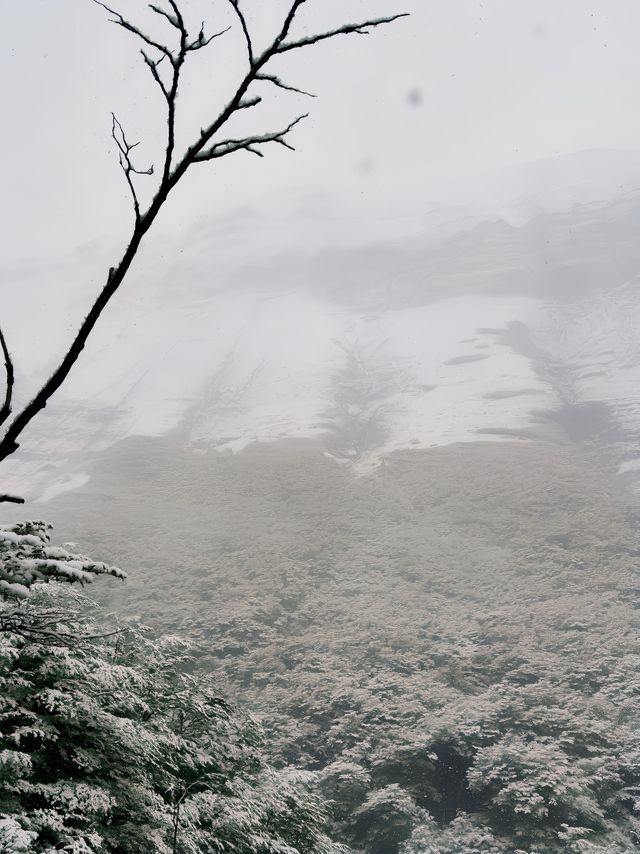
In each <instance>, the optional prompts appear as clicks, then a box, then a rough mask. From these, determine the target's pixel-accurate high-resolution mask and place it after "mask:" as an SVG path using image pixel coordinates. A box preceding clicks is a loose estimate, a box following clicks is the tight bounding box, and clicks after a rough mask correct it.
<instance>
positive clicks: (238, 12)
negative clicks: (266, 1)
mask: <svg viewBox="0 0 640 854" xmlns="http://www.w3.org/2000/svg"><path fill="white" fill-rule="evenodd" d="M229 3H231V5H232V6H233V9H234V11H235V13H236V15H237V17H238V20H239V21H240V26H241V27H242V32H243V34H244V40H245V42H246V43H247V54H248V55H249V66H250V68H253V65H254V61H255V60H254V53H253V41H252V39H251V33H250V32H249V27H248V25H247V19H246V18H245V16H244V12H243V11H242V9H241V8H240V0H229Z"/></svg>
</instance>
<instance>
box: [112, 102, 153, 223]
mask: <svg viewBox="0 0 640 854" xmlns="http://www.w3.org/2000/svg"><path fill="white" fill-rule="evenodd" d="M111 116H112V123H111V136H112V137H113V140H114V142H115V144H116V145H117V146H118V157H119V160H120V167H121V168H122V171H123V172H124V177H125V179H126V181H127V184H128V185H129V190H130V191H131V196H132V198H133V210H134V212H135V217H136V224H137V223H138V222H140V203H139V201H138V194H137V193H136V188H135V185H134V183H133V179H132V177H131V176H132V175H153V166H150V167H149V168H148V169H136V168H135V167H134V166H133V164H132V163H131V157H130V154H131V151H132V150H133V149H134V148H135V147H136V146H137V145H140V143H139V142H133V143H129V142H127V138H126V136H125V134H124V130H123V128H122V125H121V124H120V122H119V121H118V119H117V118H116V116H115V113H111Z"/></svg>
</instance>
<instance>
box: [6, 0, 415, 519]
mask: <svg viewBox="0 0 640 854" xmlns="http://www.w3.org/2000/svg"><path fill="white" fill-rule="evenodd" d="M94 2H95V3H96V4H97V5H98V6H100V7H102V8H103V9H105V10H106V11H107V12H108V13H109V14H110V15H111V16H113V17H112V18H111V20H112V21H113V22H114V23H116V24H117V25H118V26H120V27H122V28H123V29H125V30H127V31H128V32H130V33H132V34H133V35H135V36H137V37H138V38H139V39H140V40H141V41H142V42H143V43H144V44H145V45H146V48H147V49H148V48H152V49H153V50H155V51H157V52H158V54H159V58H158V59H155V57H154V56H153V55H149V53H148V52H147V50H146V49H143V50H142V51H141V53H142V56H143V59H144V61H145V64H146V65H147V66H148V68H149V70H150V72H151V75H152V77H153V79H154V81H155V83H156V84H157V85H158V86H159V87H160V89H161V91H162V94H163V97H164V98H165V100H166V102H167V144H166V149H165V155H164V166H163V170H162V176H161V178H160V180H159V183H158V187H157V189H156V192H155V195H154V196H153V198H152V199H151V202H150V203H149V206H148V207H147V209H146V210H145V211H144V212H142V211H141V210H140V205H139V202H138V197H137V194H136V191H135V186H134V184H133V176H135V175H150V174H152V168H151V169H147V170H139V169H136V168H135V167H134V166H133V164H132V162H131V156H130V155H131V151H132V150H133V149H134V148H135V147H136V145H137V144H138V143H133V144H130V143H129V142H128V140H127V139H126V137H125V134H124V131H123V129H122V126H121V125H120V123H119V122H118V120H117V119H116V117H115V115H113V123H112V136H113V138H114V140H115V142H116V145H117V146H118V152H119V159H120V165H121V167H122V169H123V172H124V174H125V178H126V180H127V183H128V185H129V189H130V191H131V195H132V198H133V203H134V212H135V224H134V228H133V232H132V234H131V238H130V240H129V243H128V245H127V247H126V249H125V251H124V254H123V256H122V258H121V259H120V261H119V262H118V263H117V264H116V265H115V266H114V267H112V268H111V269H110V270H109V274H108V276H107V280H106V282H105V284H104V286H103V287H102V289H101V291H100V292H99V294H98V296H97V297H96V299H95V301H94V303H93V305H92V306H91V308H90V310H89V312H88V314H87V316H86V317H85V319H84V320H83V322H82V323H81V325H80V328H79V329H78V332H77V333H76V336H75V337H74V339H73V341H72V342H71V344H70V346H69V349H68V350H67V352H66V353H65V355H64V356H63V358H62V360H61V362H60V363H59V365H58V366H57V367H56V368H55V370H54V371H53V373H52V374H51V376H50V377H49V379H48V380H47V381H46V382H45V383H44V385H43V386H42V387H41V388H40V390H39V391H38V392H37V394H36V395H35V397H34V398H33V399H32V400H31V401H29V403H27V404H26V406H24V408H23V409H22V410H21V411H20V412H18V414H17V415H15V416H14V417H13V420H11V421H10V422H9V425H8V427H7V428H6V430H5V433H4V435H3V436H1V437H0V461H1V460H4V459H6V458H7V457H8V456H10V455H11V454H13V453H14V452H15V451H16V450H17V449H18V447H19V444H18V439H19V438H20V436H21V435H22V432H23V431H24V430H25V428H26V427H27V426H28V425H29V424H30V423H31V421H32V420H33V419H34V418H35V417H36V416H37V415H38V413H39V412H41V411H42V410H43V409H44V408H45V407H46V406H47V404H48V402H49V400H50V399H51V397H52V396H53V395H54V394H55V393H56V391H57V390H58V389H59V388H60V386H61V385H62V383H63V382H64V381H65V380H66V378H67V376H68V375H69V372H70V371H71V369H72V367H73V365H74V364H75V363H76V361H77V360H78V358H79V357H80V354H81V353H82V350H83V349H84V347H85V344H86V342H87V340H88V338H89V336H90V334H91V332H92V331H93V329H94V328H95V325H96V323H97V322H98V319H99V318H100V316H101V315H102V312H103V311H104V310H105V308H106V306H107V305H108V303H109V301H110V300H111V298H112V297H113V295H114V294H115V293H116V291H117V290H118V288H119V287H120V285H121V284H122V282H123V280H124V278H125V276H126V274H127V272H128V270H129V268H130V266H131V264H132V262H133V259H134V258H135V257H136V254H137V252H138V250H139V248H140V244H141V242H142V239H143V238H144V236H145V234H146V233H147V232H148V231H149V229H150V228H151V226H152V224H153V222H154V221H155V219H156V217H157V215H158V213H159V212H160V210H161V209H162V207H163V205H164V204H165V202H166V201H167V199H168V197H169V195H170V193H171V191H172V190H173V189H174V187H175V186H176V185H177V184H178V183H179V182H180V180H181V179H182V178H183V177H184V175H185V173H186V172H187V170H188V169H189V168H190V167H191V166H192V165H193V164H194V163H198V162H203V161H206V160H215V159H218V158H220V157H224V156H226V155H227V154H231V153H233V152H235V151H248V152H250V153H251V154H255V155H257V156H258V157H263V156H264V155H263V152H262V151H261V147H263V146H265V145H267V144H269V143H272V142H274V143H278V144H280V145H283V146H284V147H285V148H289V149H292V148H293V146H291V145H290V144H289V143H288V141H287V139H286V137H287V135H288V134H289V132H290V131H291V130H292V129H293V128H294V127H295V126H296V125H297V124H298V123H299V122H300V121H302V119H303V118H305V117H306V115H303V116H298V118H296V119H295V120H294V121H292V122H291V123H290V124H289V125H288V126H287V127H286V128H284V130H281V131H277V132H273V133H265V134H256V135H250V136H246V137H243V138H240V139H226V140H223V141H220V142H215V137H216V135H217V134H218V133H219V132H220V130H221V129H222V128H223V127H224V126H225V125H227V123H228V122H229V121H230V119H232V118H233V116H234V115H236V114H237V113H238V112H239V111H241V110H244V109H247V108H249V107H253V106H256V105H257V104H258V103H260V100H261V99H260V98H259V97H247V92H248V90H249V88H250V86H251V85H252V84H253V83H254V82H257V81H258V82H259V81H262V82H269V83H271V84H272V85H274V86H276V87H278V88H280V89H284V90H287V91H292V92H297V93H299V94H304V95H310V93H308V92H304V91H303V90H301V89H296V88H295V87H294V86H289V85H287V84H285V83H283V82H282V80H280V78H279V77H277V76H275V75H273V74H268V73H265V71H264V69H265V66H266V65H267V64H268V63H269V61H270V60H271V59H273V57H275V56H277V55H279V54H282V53H286V52H287V51H291V50H294V49H297V48H303V47H306V46H308V45H313V44H317V43H318V42H320V41H324V40H326V39H330V38H333V37H334V36H337V35H347V34H351V33H355V34H365V33H367V32H368V31H369V30H370V29H373V28H375V27H378V26H381V25H383V24H388V23H391V22H393V21H396V20H398V19H399V18H402V17H405V15H403V14H399V15H393V16H390V17H387V18H375V19H372V20H369V21H364V22H363V23H360V24H345V25H344V26H342V27H337V28H336V29H334V30H330V31H328V32H325V33H319V34H317V35H314V36H307V37H304V38H301V39H294V40H292V41H287V38H288V36H289V32H290V30H291V27H292V25H293V23H294V20H295V18H296V15H297V13H298V11H299V10H300V8H301V7H302V6H303V5H304V3H305V2H307V0H292V2H291V5H290V6H289V8H288V11H287V14H286V16H285V18H284V21H283V23H282V26H281V28H280V31H279V33H278V34H277V35H276V37H275V38H274V39H273V41H272V42H271V44H270V45H269V46H268V47H267V48H266V49H265V50H264V51H263V52H262V53H261V54H260V55H259V56H257V55H256V53H255V50H254V45H253V42H252V39H251V35H250V31H249V27H248V25H247V20H246V18H245V16H244V13H243V12H242V10H241V8H240V0H229V2H230V3H231V5H232V6H233V9H234V11H235V14H236V16H237V18H238V20H239V21H240V25H241V27H242V31H243V34H244V37H245V41H246V43H247V51H248V54H249V70H248V71H247V73H246V74H245V76H244V78H243V79H242V80H241V81H240V83H239V85H238V86H237V87H236V90H235V92H234V93H233V95H232V96H231V99H230V100H229V102H228V103H227V104H226V106H225V107H224V108H223V109H222V110H221V111H220V113H219V114H218V116H217V117H216V118H215V119H214V120H213V121H211V122H210V124H209V125H207V126H205V127H203V128H202V130H201V132H200V135H199V136H198V137H197V138H196V139H195V140H194V141H193V143H192V144H191V145H190V146H189V147H188V148H187V149H186V151H185V152H184V154H183V155H182V157H181V158H180V159H178V160H176V162H175V163H174V149H175V133H176V102H177V98H178V89H179V84H180V71H181V69H182V66H183V64H184V62H185V59H186V57H187V56H188V54H189V52H191V51H196V50H199V49H200V48H202V47H205V46H206V45H207V44H209V43H210V42H211V41H212V40H213V39H215V38H218V37H219V36H221V35H223V34H224V33H225V32H227V30H228V28H227V29H225V30H222V31H220V32H218V33H214V35H212V36H208V37H207V36H206V35H205V25H204V23H203V24H202V26H201V28H200V31H199V33H198V36H197V37H196V38H194V39H191V40H190V38H189V34H188V31H187V28H186V26H185V23H184V19H183V17H182V14H181V12H180V8H179V6H178V2H177V0H166V2H167V3H168V5H169V6H170V8H171V11H170V12H169V11H167V10H165V9H163V8H162V7H161V6H159V5H155V4H150V8H151V10H152V11H153V12H154V13H156V14H157V15H159V16H161V17H163V18H164V19H165V20H166V21H167V22H168V24H169V25H170V26H171V27H172V28H173V29H174V30H176V31H177V32H178V33H179V37H180V42H179V46H178V47H177V48H175V49H172V48H171V47H169V46H168V45H166V44H163V43H161V42H159V41H156V40H155V39H153V38H151V37H150V36H148V35H147V34H146V33H144V32H143V31H142V30H141V29H140V28H139V27H137V26H136V25H135V24H133V23H131V22H130V21H128V20H127V19H126V18H124V17H123V16H122V15H121V14H120V13H118V12H116V11H114V10H113V9H111V8H110V7H109V6H108V5H106V3H104V2H102V0H94ZM156 2H158V0H156ZM165 59H168V60H169V63H170V67H171V74H170V76H168V75H163V76H164V79H163V76H161V74H160V71H159V66H160V65H161V63H162V62H163V61H164V60H165ZM312 97H313V96H312ZM3 351H4V348H3ZM5 364H7V359H6V353H5ZM6 406H7V404H6V401H5V405H4V406H3V409H2V410H0V411H1V412H4V411H6ZM5 418H6V416H5ZM0 423H1V421H0ZM0 501H13V502H16V503H22V502H23V499H21V498H17V497H14V496H8V495H1V496H0Z"/></svg>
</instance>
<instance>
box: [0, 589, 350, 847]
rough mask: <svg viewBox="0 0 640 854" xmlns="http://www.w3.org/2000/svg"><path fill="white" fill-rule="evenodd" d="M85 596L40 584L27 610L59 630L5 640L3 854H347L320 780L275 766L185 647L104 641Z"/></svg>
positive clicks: (136, 631) (0, 650) (118, 638)
mask: <svg viewBox="0 0 640 854" xmlns="http://www.w3.org/2000/svg"><path fill="white" fill-rule="evenodd" d="M76 589H77V588H70V587H69V586H68V585H62V584H60V583H55V584H51V585H42V584H38V585H35V586H34V587H32V592H31V595H30V596H29V597H28V598H26V599H25V600H23V602H22V604H21V607H22V609H23V610H24V612H25V614H26V615H27V621H28V615H29V614H30V613H36V614H38V613H41V612H42V611H44V610H46V609H55V610H56V613H57V621H56V623H55V632H52V633H50V634H49V635H47V636H42V637H30V636H24V635H23V634H21V633H12V632H8V631H7V632H4V633H3V634H0V852H28V853H29V854H36V852H37V854H45V852H46V854H53V852H54V851H67V852H74V854H94V852H95V854H99V852H111V854H131V852H134V851H135V852H136V854H145V852H148V854H178V852H179V854H205V852H211V853H212V854H213V852H234V854H296V852H298V854H329V852H332V851H334V852H335V851H338V850H339V849H338V848H336V847H335V846H333V845H332V844H331V843H330V841H329V840H328V839H327V837H326V836H325V835H324V834H323V832H322V830H321V827H322V823H323V819H324V817H323V812H322V809H321V807H320V803H319V801H318V799H317V798H316V797H315V796H314V795H313V794H312V793H311V792H310V784H311V782H312V775H310V774H308V773H304V772H299V771H296V770H294V769H288V768H285V769H283V770H275V769H273V768H272V767H270V766H269V765H268V764H267V763H266V762H265V760H264V757H263V752H262V746H261V735H260V730H259V728H258V726H257V725H256V723H255V722H254V721H253V720H251V719H250V718H248V717H247V716H245V715H242V714H240V713H239V712H237V711H234V710H233V709H232V708H230V706H229V705H228V704H227V703H226V702H225V701H224V700H223V699H221V697H220V695H219V692H218V691H217V689H216V685H215V682H214V680H213V679H212V678H211V677H206V676H203V675H197V676H196V675H193V674H191V673H189V669H190V664H191V662H190V659H189V654H188V650H187V648H186V646H185V644H184V642H183V641H181V640H180V639H177V638H173V637H165V638H161V639H159V640H155V639H152V638H151V636H150V634H149V633H148V632H147V631H145V630H144V629H141V628H139V627H133V626H129V627H124V628H122V627H121V628H120V629H118V630H116V631H115V632H114V631H111V632H105V631H104V629H103V628H102V626H101V624H100V623H99V622H98V619H97V616H99V614H95V613H94V614H91V612H90V609H91V605H90V603H88V602H87V601H86V600H85V599H84V596H83V595H82V594H81V593H79V592H76ZM71 635H74V636H75V638H76V640H75V641H74V643H73V644H69V643H67V642H66V641H65V638H66V637H68V636H71Z"/></svg>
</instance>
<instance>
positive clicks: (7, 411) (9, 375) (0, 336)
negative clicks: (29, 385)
mask: <svg viewBox="0 0 640 854" xmlns="http://www.w3.org/2000/svg"><path fill="white" fill-rule="evenodd" d="M0 349H2V355H3V356H4V369H5V373H6V388H5V393H4V403H3V404H2V408H1V409H0V424H4V422H5V421H6V420H7V418H8V417H9V416H10V415H11V399H12V397H13V385H14V382H15V375H14V371H13V362H12V361H11V355H10V353H9V348H8V347H7V342H6V340H5V337H4V333H3V331H2V329H1V328H0Z"/></svg>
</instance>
